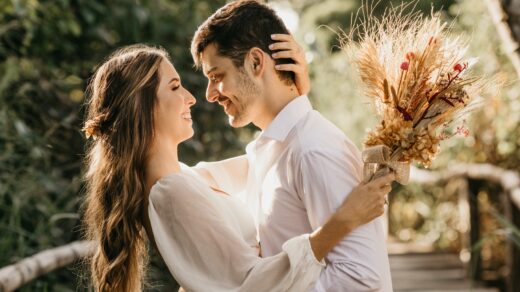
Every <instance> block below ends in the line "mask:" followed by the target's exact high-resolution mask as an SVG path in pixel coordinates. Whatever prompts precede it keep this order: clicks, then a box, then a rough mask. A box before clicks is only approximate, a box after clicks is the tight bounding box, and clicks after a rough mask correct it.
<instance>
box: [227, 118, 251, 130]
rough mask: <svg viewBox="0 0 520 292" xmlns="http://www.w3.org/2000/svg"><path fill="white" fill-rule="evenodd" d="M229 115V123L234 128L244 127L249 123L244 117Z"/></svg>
mask: <svg viewBox="0 0 520 292" xmlns="http://www.w3.org/2000/svg"><path fill="white" fill-rule="evenodd" d="M228 117H229V125H230V126H231V127H233V128H242V127H245V126H247V125H248V124H249V122H247V121H245V120H244V119H240V118H235V117H233V116H228Z"/></svg>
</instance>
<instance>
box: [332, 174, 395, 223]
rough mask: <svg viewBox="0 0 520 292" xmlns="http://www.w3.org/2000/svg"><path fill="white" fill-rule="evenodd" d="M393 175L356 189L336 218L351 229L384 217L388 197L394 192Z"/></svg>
mask: <svg viewBox="0 0 520 292" xmlns="http://www.w3.org/2000/svg"><path fill="white" fill-rule="evenodd" d="M394 180H395V175H394V174H393V173H390V174H387V175H385V176H382V177H380V178H377V179H375V180H373V181H370V182H368V183H366V184H363V183H362V184H360V185H358V186H357V187H355V188H354V189H353V190H352V191H351V192H350V194H349V195H348V197H347V198H346V199H345V201H344V202H343V204H342V205H341V206H340V207H339V208H338V210H337V211H336V213H335V214H334V216H336V219H338V220H339V221H340V222H344V223H345V224H347V225H348V226H349V228H350V229H354V228H356V227H358V226H361V225H363V224H366V223H368V222H370V221H372V220H373V219H375V218H377V217H379V216H381V215H383V213H384V211H385V204H386V196H387V195H388V193H389V192H390V191H391V190H392V186H391V183H392V181H394Z"/></svg>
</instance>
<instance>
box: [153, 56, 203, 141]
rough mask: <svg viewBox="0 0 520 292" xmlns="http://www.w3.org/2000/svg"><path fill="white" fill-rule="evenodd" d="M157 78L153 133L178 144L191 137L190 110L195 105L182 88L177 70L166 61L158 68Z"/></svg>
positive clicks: (193, 99) (193, 100) (188, 93)
mask: <svg viewBox="0 0 520 292" xmlns="http://www.w3.org/2000/svg"><path fill="white" fill-rule="evenodd" d="M159 78H160V80H159V86H158V88H157V104H156V107H155V113H154V127H155V129H154V131H155V133H156V135H157V136H160V137H169V138H171V139H174V140H175V142H178V143H180V142H182V141H185V140H187V139H189V138H191V137H192V136H193V128H192V124H193V121H192V120H191V111H190V108H191V106H192V105H194V104H195V98H194V97H193V95H191V93H190V92H189V91H188V90H186V89H185V88H184V87H182V85H181V79H180V76H179V74H178V73H177V70H175V67H173V65H172V63H170V61H168V60H167V59H163V60H162V62H161V64H160V66H159Z"/></svg>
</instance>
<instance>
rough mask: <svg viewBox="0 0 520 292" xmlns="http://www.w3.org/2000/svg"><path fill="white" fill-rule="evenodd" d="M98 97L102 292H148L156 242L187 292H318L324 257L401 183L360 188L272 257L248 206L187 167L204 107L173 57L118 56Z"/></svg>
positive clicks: (132, 51) (92, 191)
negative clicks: (186, 148) (184, 154)
mask: <svg viewBox="0 0 520 292" xmlns="http://www.w3.org/2000/svg"><path fill="white" fill-rule="evenodd" d="M297 63H299V64H300V65H299V66H305V64H304V62H297ZM302 63H303V65H301V64H302ZM295 72H296V74H297V78H299V80H300V81H301V80H302V78H304V79H305V78H308V77H307V76H298V72H304V71H303V70H301V71H300V70H295ZM305 80H306V79H305ZM298 83H301V82H297V84H298ZM300 87H304V86H302V85H301V86H300ZM300 89H301V88H300ZM88 93H89V96H90V100H89V104H88V116H87V121H86V122H85V128H84V130H85V132H86V134H87V137H89V136H92V137H94V140H93V141H92V143H90V146H89V150H88V156H87V165H88V172H87V174H86V180H87V194H86V212H85V223H86V226H87V237H88V239H90V240H92V241H93V242H94V243H95V253H94V255H93V256H92V258H91V259H90V262H91V274H92V281H93V286H94V288H95V290H96V291H140V290H141V289H142V287H143V283H142V282H143V280H142V278H143V274H144V273H145V269H144V268H145V266H146V255H147V251H146V241H147V239H148V240H149V241H150V243H151V245H152V246H153V247H154V248H156V249H157V250H158V251H159V253H160V255H161V257H162V259H163V260H164V261H165V262H166V264H167V266H168V268H169V270H170V272H171V273H172V275H173V276H174V277H175V279H176V280H177V282H178V283H179V284H180V285H181V286H182V287H183V288H184V289H186V290H187V291H307V290H309V289H310V288H312V287H313V284H314V282H315V281H316V280H317V278H318V276H319V274H320V272H321V270H322V269H323V268H324V266H325V264H324V261H323V258H324V256H325V255H326V254H327V253H328V252H329V251H330V250H331V249H332V248H333V247H334V246H335V245H336V244H337V243H338V242H339V241H340V240H341V239H342V238H343V237H344V236H346V235H347V234H348V233H349V232H350V231H352V230H353V229H355V228H356V227H357V226H360V225H362V224H364V223H366V222H368V221H370V220H372V219H374V218H375V217H377V216H380V215H381V214H382V213H383V209H384V195H385V194H387V193H388V192H389V191H390V186H389V184H390V182H391V180H392V179H393V175H388V176H386V177H383V178H380V179H378V180H375V181H373V182H371V183H368V184H365V185H360V186H358V187H357V188H355V189H354V190H352V192H351V193H350V195H349V196H348V197H347V199H346V200H345V201H344V202H343V204H342V205H341V206H340V207H339V208H338V210H337V211H336V213H335V214H334V215H333V216H332V217H331V218H330V219H329V221H327V222H326V223H325V224H324V225H323V226H322V227H321V228H319V229H318V230H315V231H314V232H313V233H311V234H305V235H301V236H298V237H295V238H292V239H290V240H288V241H287V242H286V243H285V244H284V246H283V251H282V252H280V253H279V254H277V255H274V256H271V257H266V258H261V257H260V256H259V249H260V246H259V244H258V242H257V240H256V230H255V226H254V223H253V218H252V216H251V214H249V213H248V212H247V211H246V210H247V209H246V207H245V206H244V205H243V203H242V202H241V201H240V200H239V199H237V198H236V197H233V196H232V194H227V193H224V192H223V191H221V190H219V189H215V188H212V187H210V186H209V185H207V184H206V183H204V179H203V178H202V177H199V176H198V174H197V173H196V172H195V171H193V170H192V169H190V168H189V167H187V166H185V165H184V164H182V163H181V162H180V161H179V157H178V153H177V147H178V145H179V144H180V143H181V142H183V141H185V140H187V139H189V138H190V137H192V135H193V128H192V119H191V113H190V108H191V106H193V105H194V104H195V98H194V97H193V96H192V95H191V93H190V92H189V91H187V90H186V89H185V88H184V87H183V86H182V82H181V77H180V76H179V74H178V73H177V71H176V70H175V67H174V66H173V64H172V62H171V59H170V58H169V57H168V54H167V53H166V52H165V51H164V50H162V49H160V48H154V47H149V46H145V45H134V46H130V47H125V48H122V49H120V50H118V51H117V52H115V53H114V54H113V55H112V56H110V57H109V59H108V60H107V61H106V62H104V63H103V64H102V65H101V66H100V67H99V68H98V69H97V71H96V72H95V74H94V76H93V78H92V80H91V82H90V85H89V89H88Z"/></svg>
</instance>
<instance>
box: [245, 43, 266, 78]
mask: <svg viewBox="0 0 520 292" xmlns="http://www.w3.org/2000/svg"><path fill="white" fill-rule="evenodd" d="M244 66H248V67H249V68H248V69H249V70H251V72H252V73H253V75H254V76H260V75H262V73H263V72H264V70H265V66H266V55H265V53H264V51H262V50H261V49H259V48H257V47H254V48H251V49H250V50H249V52H248V53H247V57H246V62H245V63H244Z"/></svg>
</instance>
